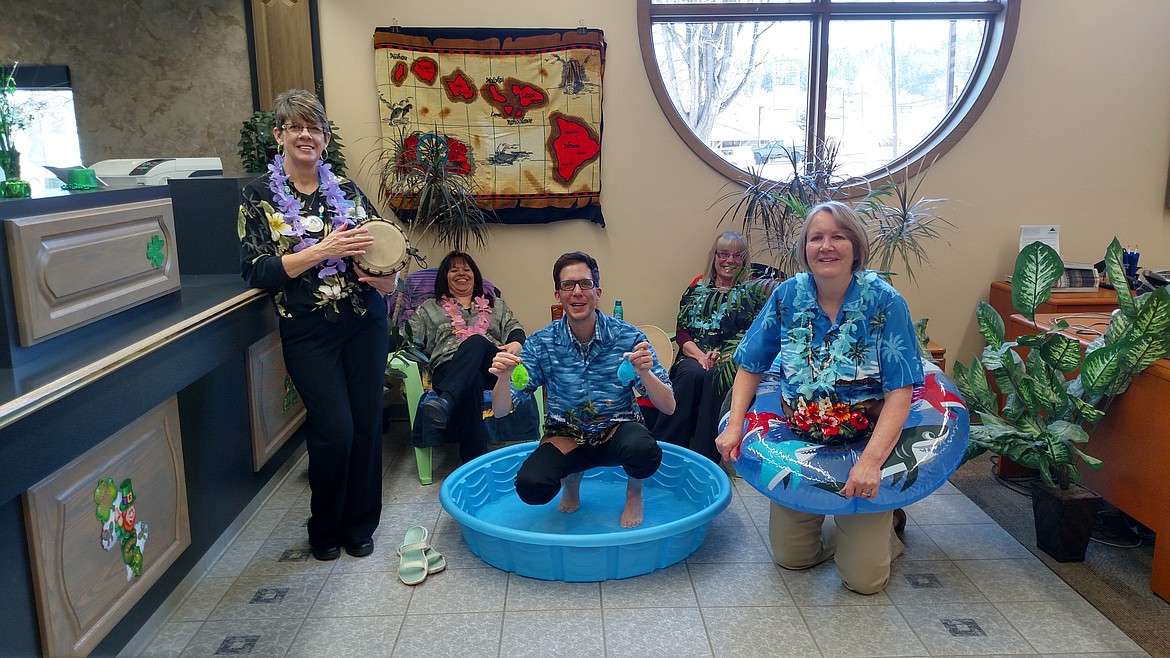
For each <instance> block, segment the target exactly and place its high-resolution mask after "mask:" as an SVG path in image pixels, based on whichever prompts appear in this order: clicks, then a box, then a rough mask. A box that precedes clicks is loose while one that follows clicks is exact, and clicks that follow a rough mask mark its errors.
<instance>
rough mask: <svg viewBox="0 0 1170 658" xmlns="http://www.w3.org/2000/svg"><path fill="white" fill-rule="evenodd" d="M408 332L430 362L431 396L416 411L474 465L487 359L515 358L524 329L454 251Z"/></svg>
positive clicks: (484, 439)
mask: <svg viewBox="0 0 1170 658" xmlns="http://www.w3.org/2000/svg"><path fill="white" fill-rule="evenodd" d="M410 329H411V333H412V335H413V336H414V340H415V342H417V343H419V345H420V346H421V347H422V349H423V351H424V352H426V353H427V354H428V355H429V356H430V358H431V362H430V370H431V388H432V390H434V391H435V393H436V394H437V396H436V397H434V398H431V399H429V400H427V401H426V402H424V403H423V405H422V408H421V411H422V413H423V414H425V415H426V416H427V417H428V418H430V419H431V421H432V422H433V423H434V424H435V426H436V427H438V428H439V429H441V430H447V429H450V430H451V431H458V436H459V458H460V459H461V460H462V461H464V462H468V461H470V460H472V459H475V458H476V457H478V456H480V455H482V454H484V453H485V452H487V446H488V434H487V430H486V429H485V428H484V425H483V392H484V391H485V390H491V388H492V387H493V386H495V384H496V376H495V375H493V374H491V373H489V372H488V368H489V367H490V366H491V364H492V357H493V356H494V355H495V354H496V352H498V351H500V350H505V351H507V352H509V353H510V354H517V355H518V354H520V348H521V347H522V346H523V345H524V329H523V328H522V327H521V326H520V322H519V321H518V320H517V319H516V316H514V315H512V310H511V309H509V308H508V305H507V304H505V303H504V300H502V299H500V298H499V297H495V296H493V295H490V294H488V293H487V292H485V291H484V288H483V275H481V274H480V272H479V266H477V265H476V264H475V260H473V259H472V258H471V256H470V255H468V254H465V253H463V252H460V251H452V252H451V253H449V254H447V256H446V257H445V258H443V262H442V263H440V264H439V269H438V272H436V273H435V296H434V298H432V299H428V300H426V301H425V302H423V303H422V305H421V306H419V307H418V310H417V311H415V313H414V315H412V316H410ZM449 426H450V427H449Z"/></svg>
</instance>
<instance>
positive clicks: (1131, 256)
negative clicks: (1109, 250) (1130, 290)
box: [1121, 251, 1141, 279]
mask: <svg viewBox="0 0 1170 658" xmlns="http://www.w3.org/2000/svg"><path fill="white" fill-rule="evenodd" d="M1139 257H1141V253H1139V252H1137V251H1122V252H1121V264H1122V266H1124V267H1125V275H1126V276H1128V277H1129V278H1131V279H1132V278H1134V277H1135V276H1137V272H1138V258H1139Z"/></svg>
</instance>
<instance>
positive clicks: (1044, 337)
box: [954, 239, 1170, 562]
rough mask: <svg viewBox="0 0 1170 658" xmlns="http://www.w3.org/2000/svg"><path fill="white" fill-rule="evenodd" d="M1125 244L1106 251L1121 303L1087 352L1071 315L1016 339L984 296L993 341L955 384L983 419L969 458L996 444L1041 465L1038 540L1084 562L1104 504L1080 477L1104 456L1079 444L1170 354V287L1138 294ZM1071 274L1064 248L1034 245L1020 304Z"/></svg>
mask: <svg viewBox="0 0 1170 658" xmlns="http://www.w3.org/2000/svg"><path fill="white" fill-rule="evenodd" d="M1121 252H1122V248H1121V244H1120V243H1119V242H1118V241H1117V240H1116V239H1114V240H1113V242H1112V243H1111V244H1110V245H1109V248H1108V250H1107V251H1106V255H1105V267H1106V273H1107V274H1108V276H1109V281H1110V282H1111V283H1113V285H1114V287H1115V288H1116V290H1117V302H1118V311H1117V312H1116V313H1114V315H1113V317H1112V319H1111V320H1110V322H1109V325H1108V327H1107V329H1106V330H1105V332H1104V333H1103V334H1102V335H1101V336H1100V337H1098V338H1097V339H1096V340H1094V341H1093V342H1092V343H1090V344H1089V345H1088V346H1087V347H1086V348H1085V349H1084V350H1083V352H1082V349H1081V344H1080V342H1079V341H1077V340H1076V339H1074V338H1070V337H1069V336H1067V335H1065V334H1064V333H1062V332H1064V331H1065V330H1067V329H1068V323H1067V322H1065V321H1063V320H1061V321H1059V322H1056V323H1055V324H1053V325H1052V327H1051V329H1049V330H1047V331H1037V332H1036V333H1032V334H1026V335H1023V336H1020V337H1019V338H1016V339H1015V340H1007V339H1006V338H1005V333H1004V322H1003V318H1001V317H1000V316H999V314H998V313H997V312H996V311H995V309H993V308H992V307H991V305H989V304H988V303H987V302H982V301H981V302H980V303H979V308H978V310H977V312H976V317H977V319H978V323H979V332H980V333H981V334H982V335H983V338H984V340H985V341H986V342H987V347H986V348H984V350H983V354H982V356H981V357H977V358H975V359H973V360H972V362H971V364H970V365H969V366H964V365H963V364H962V363H956V364H955V367H954V374H955V383H956V384H957V385H958V387H959V390H960V391H961V392H962V393H963V396H964V397H965V398H966V400H967V406H968V408H969V409H970V410H971V411H972V413H973V417H977V418H978V419H979V420H980V424H977V425H972V427H971V435H970V444H969V448H968V454H967V458H970V457H974V456H976V455H978V454H981V453H983V452H986V451H991V452H993V453H995V454H998V455H1002V456H1005V457H1008V458H1010V459H1011V460H1013V461H1015V462H1017V463H1019V464H1021V465H1023V466H1026V467H1029V468H1033V469H1036V470H1037V471H1038V472H1039V474H1040V479H1039V480H1038V481H1037V482H1036V483H1034V485H1033V488H1032V493H1033V496H1032V501H1033V511H1034V513H1035V520H1036V543H1037V546H1039V548H1040V549H1041V550H1043V551H1044V552H1046V553H1048V554H1049V555H1051V556H1052V557H1053V558H1054V559H1056V560H1057V561H1060V562H1075V561H1081V560H1084V557H1085V550H1086V547H1087V546H1088V542H1089V531H1090V530H1091V529H1092V522H1093V517H1094V515H1095V513H1096V509H1097V506H1098V505H1099V502H1100V499H1099V497H1097V496H1096V494H1093V493H1092V492H1089V491H1087V490H1086V489H1083V488H1081V487H1080V486H1079V485H1078V482H1079V481H1080V467H1079V464H1080V463H1084V464H1085V465H1087V466H1089V467H1090V468H1100V466H1101V461H1100V460H1099V459H1097V458H1095V457H1091V456H1089V455H1088V454H1086V453H1085V452H1084V451H1082V450H1081V448H1080V447H1079V446H1081V445H1083V444H1085V443H1086V442H1088V440H1089V437H1090V434H1091V432H1092V429H1093V428H1094V427H1096V425H1097V424H1098V423H1100V421H1101V419H1102V418H1103V417H1104V415H1105V412H1106V410H1107V409H1108V407H1109V404H1110V402H1111V401H1112V399H1113V398H1114V397H1116V396H1117V395H1120V394H1121V393H1123V392H1124V391H1125V389H1126V388H1127V387H1128V386H1129V383H1130V381H1131V380H1132V379H1133V377H1134V376H1136V375H1137V374H1139V373H1140V372H1142V371H1143V370H1145V369H1146V368H1147V367H1148V366H1149V365H1150V364H1152V363H1153V362H1154V361H1157V360H1158V359H1160V358H1164V357H1166V356H1167V355H1168V354H1170V290H1167V289H1166V288H1160V289H1158V290H1155V291H1154V292H1152V293H1147V294H1145V295H1142V296H1140V297H1136V298H1134V297H1133V296H1132V295H1131V294H1130V291H1129V287H1128V284H1127V283H1126V278H1125V273H1124V270H1123V269H1122V261H1121ZM1063 272H1064V263H1063V262H1062V261H1061V259H1060V256H1059V255H1058V254H1057V253H1056V251H1055V250H1053V249H1052V248H1051V247H1049V246H1047V245H1045V244H1042V243H1039V242H1037V243H1033V244H1031V245H1028V246H1027V247H1025V248H1024V249H1022V250H1021V251H1020V254H1019V256H1018V257H1017V258H1016V265H1015V270H1014V272H1013V274H1012V306H1013V307H1014V308H1015V310H1016V311H1018V312H1019V313H1020V314H1022V315H1023V316H1024V317H1026V318H1028V319H1029V320H1033V321H1034V320H1035V316H1036V309H1037V308H1038V307H1039V306H1040V305H1041V304H1043V303H1044V302H1046V301H1047V300H1048V298H1049V296H1050V294H1051V292H1050V291H1051V287H1052V285H1053V284H1054V283H1056V281H1057V279H1059V278H1060V276H1061V275H1062V274H1063ZM1019 348H1027V350H1028V352H1027V354H1026V355H1022V354H1021V353H1020V350H1019ZM993 382H994V384H995V387H996V388H998V390H999V392H1000V394H1001V395H997V394H996V392H995V390H994V389H993V388H992V383H993Z"/></svg>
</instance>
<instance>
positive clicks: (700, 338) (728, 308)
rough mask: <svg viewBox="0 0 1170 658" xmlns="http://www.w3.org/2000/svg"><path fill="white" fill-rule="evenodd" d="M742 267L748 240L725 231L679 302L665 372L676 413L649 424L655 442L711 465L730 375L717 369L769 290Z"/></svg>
mask: <svg viewBox="0 0 1170 658" xmlns="http://www.w3.org/2000/svg"><path fill="white" fill-rule="evenodd" d="M747 264H748V241H747V238H745V237H744V235H743V234H742V233H740V232H738V231H724V232H723V233H720V234H719V236H718V237H716V238H715V241H714V242H713V243H712V244H711V251H710V253H709V254H708V255H707V261H706V264H705V267H704V269H705V271H704V273H703V274H701V275H699V276H698V277H696V278H695V280H694V281H691V285H690V286H688V287H687V289H686V291H685V292H684V293H683V295H682V299H681V300H680V301H679V310H678V326H677V327H676V329H675V337H674V340H675V342H676V343H678V346H679V353H678V358H676V359H675V362H674V366H673V367H672V368H671V370H670V381H671V382H672V383H673V384H674V397H675V401H676V405H675V412H674V415H671V416H667V415H661V416H659V417H658V420H657V421H656V422H655V424H654V436H655V437H657V438H658V440H660V441H667V442H669V443H674V444H677V445H681V446H683V447H688V448H690V449H691V450H694V451H695V452H697V453H699V454H701V455H704V456H706V457H707V458H709V459H711V460H712V461H714V462H716V463H718V462H719V459H720V457H719V451H718V450H716V448H715V435H716V434H717V431H716V428H717V426H718V423H719V416H720V413H719V412H720V409H721V408H722V405H723V398H724V397H725V396H726V395H727V391H728V390H729V388H730V380H731V373H732V371H730V370H729V371H727V373H728V374H727V376H726V377H725V378H723V379H721V378H720V376H719V372H720V369H719V368H718V366H719V363H720V362H721V361H722V360H724V358H725V357H723V356H722V355H723V354H726V353H728V352H729V351H730V350H732V349H734V347H735V345H736V342H737V341H738V340H739V339H740V338H741V337H742V336H743V334H744V332H745V331H747V328H748V327H749V326H751V324H752V321H753V320H755V318H756V314H757V313H758V312H759V310H760V309H761V308H762V307H763V306H764V303H765V302H766V301H767V299H768V294H769V293H770V292H771V289H772V286H768V285H766V284H763V283H761V282H760V281H757V280H755V279H754V278H753V277H752V276H751V270H750V268H749V267H748V266H747Z"/></svg>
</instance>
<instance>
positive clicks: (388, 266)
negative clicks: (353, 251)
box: [353, 217, 410, 276]
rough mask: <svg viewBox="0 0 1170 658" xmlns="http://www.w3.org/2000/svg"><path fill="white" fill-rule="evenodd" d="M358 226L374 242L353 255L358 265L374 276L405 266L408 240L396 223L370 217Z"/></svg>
mask: <svg viewBox="0 0 1170 658" xmlns="http://www.w3.org/2000/svg"><path fill="white" fill-rule="evenodd" d="M358 226H361V227H364V228H365V229H366V230H367V231H368V232H369V234H370V237H371V238H373V239H374V244H372V245H370V246H368V247H366V253H364V254H361V255H358V256H354V257H353V260H354V262H355V263H357V265H358V267H360V268H362V269H363V270H365V271H367V272H369V273H370V274H373V275H374V276H389V275H391V274H394V273H395V272H397V271H399V270H401V269H403V268H405V267H406V261H407V259H408V258H409V252H408V249H409V247H410V240H408V239H407V238H406V233H404V232H403V231H402V229H401V228H400V227H399V226H398V224H395V223H394V222H392V221H390V220H389V219H384V218H382V217H371V218H369V219H367V220H366V221H364V222H361V223H360V224H358Z"/></svg>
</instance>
